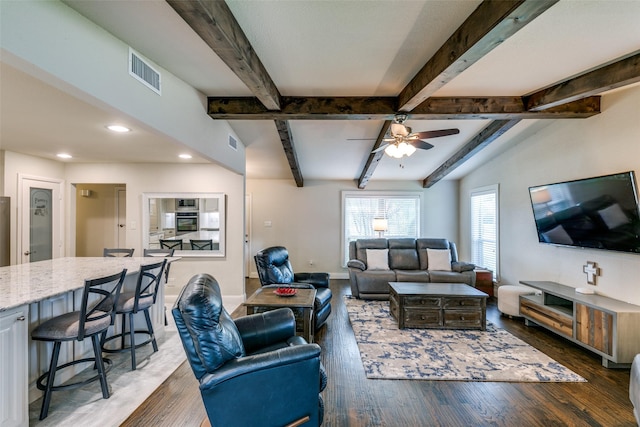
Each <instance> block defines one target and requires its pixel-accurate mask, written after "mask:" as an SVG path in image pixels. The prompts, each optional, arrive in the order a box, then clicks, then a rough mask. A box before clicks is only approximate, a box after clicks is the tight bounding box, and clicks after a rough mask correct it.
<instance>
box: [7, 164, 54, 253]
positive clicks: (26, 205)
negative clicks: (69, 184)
mask: <svg viewBox="0 0 640 427" xmlns="http://www.w3.org/2000/svg"><path fill="white" fill-rule="evenodd" d="M18 183H19V186H20V192H19V197H20V199H21V200H20V201H19V204H18V206H19V207H20V211H19V212H18V220H19V221H20V222H19V224H18V226H19V229H20V235H21V238H20V242H19V247H18V257H17V260H18V262H19V263H27V262H35V261H43V260H47V259H52V258H60V257H61V256H62V254H63V240H62V239H63V237H62V236H63V232H62V230H63V227H64V226H63V221H62V218H63V216H62V185H63V181H61V180H57V179H49V178H39V177H30V176H23V175H21V176H19V177H18Z"/></svg>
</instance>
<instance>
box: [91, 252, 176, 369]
mask: <svg viewBox="0 0 640 427" xmlns="http://www.w3.org/2000/svg"><path fill="white" fill-rule="evenodd" d="M166 264H167V260H166V259H163V260H162V261H161V262H157V263H153V264H146V265H141V266H140V273H139V274H138V280H137V282H136V289H135V290H134V291H124V292H122V293H121V295H120V298H119V299H118V305H116V309H115V312H116V314H121V315H122V331H121V332H120V333H118V334H115V335H113V336H110V337H109V338H107V337H106V335H107V330H105V331H104V332H103V333H102V351H104V352H105V353H121V352H123V351H130V352H131V370H132V371H134V370H135V369H136V349H137V348H140V347H142V346H143V345H146V344H149V343H151V344H152V345H153V351H154V352H156V351H158V343H157V342H156V337H155V335H154V332H153V324H152V323H151V316H150V315H149V309H150V308H151V307H152V306H153V305H154V304H155V302H156V297H157V295H158V289H159V288H160V284H161V283H162V278H163V277H164V276H163V272H164V269H165V266H166ZM138 312H143V313H144V317H145V320H146V323H147V329H139V330H136V329H135V326H134V320H135V319H134V315H135V314H136V313H138ZM127 318H128V320H129V321H128V322H127ZM127 323H128V324H129V330H127ZM136 334H146V335H148V336H149V338H148V339H147V340H145V341H144V342H141V343H136V337H135V336H136ZM127 336H128V337H129V342H128V343H127V341H126V337H127ZM117 338H120V347H119V348H112V347H108V346H107V344H108V343H109V342H110V341H113V340H115V339H117Z"/></svg>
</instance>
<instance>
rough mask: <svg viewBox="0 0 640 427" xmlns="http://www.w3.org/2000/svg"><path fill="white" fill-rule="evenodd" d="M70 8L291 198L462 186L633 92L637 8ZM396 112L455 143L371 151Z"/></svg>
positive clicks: (462, 4)
mask: <svg viewBox="0 0 640 427" xmlns="http://www.w3.org/2000/svg"><path fill="white" fill-rule="evenodd" d="M65 3H66V4H67V5H69V6H70V7H72V8H74V9H75V10H77V11H78V12H80V13H81V14H83V15H84V16H86V17H87V18H88V19H90V20H92V21H94V22H95V23H97V24H98V25H99V26H101V27H103V28H104V29H106V30H107V31H109V32H111V33H112V34H114V35H115V36H116V37H118V38H121V39H122V40H123V41H125V42H127V43H129V44H130V45H131V46H132V47H134V48H135V49H136V50H138V51H139V52H141V53H142V54H143V55H145V56H146V57H148V58H150V59H151V60H152V61H154V62H156V63H157V64H159V65H161V66H162V67H163V68H165V69H167V70H169V71H171V72H172V73H173V74H175V75H176V76H178V77H180V78H181V79H183V80H184V81H186V82H187V83H189V84H191V85H192V86H193V87H194V88H196V89H197V90H199V91H201V92H202V93H204V94H205V95H206V96H207V97H208V105H207V106H206V108H207V113H208V114H209V116H210V117H211V118H212V120H229V122H230V124H231V126H232V127H233V128H234V130H235V131H236V133H237V134H238V136H240V138H241V139H242V141H243V142H244V143H245V144H246V145H247V151H246V153H247V176H248V178H293V179H295V181H296V184H297V185H298V186H303V185H304V182H305V179H306V180H309V179H311V180H313V179H352V180H354V181H355V182H357V185H358V187H360V188H365V186H366V185H367V183H368V182H369V181H371V180H376V179H386V180H390V179H391V180H392V179H398V180H407V179H410V180H420V181H421V182H422V183H423V185H424V186H425V187H429V186H431V185H433V184H435V183H436V182H438V181H439V180H441V179H455V178H458V177H460V176H462V175H463V174H464V173H465V172H466V171H468V170H470V169H471V168H473V167H474V166H475V165H477V164H478V163H481V162H483V161H486V160H487V159H488V158H490V157H491V156H494V155H496V154H497V153H498V152H500V151H501V150H504V149H506V148H508V147H509V146H510V145H513V144H515V143H517V142H519V141H521V140H522V139H524V137H526V136H527V135H530V134H532V133H535V131H536V130H537V129H539V128H540V127H542V126H545V125H546V124H548V123H549V121H551V120H585V119H588V117H591V116H593V115H597V114H599V113H600V112H601V109H602V102H601V95H603V94H606V93H607V92H608V91H611V90H616V89H619V88H622V87H626V86H628V85H631V84H635V83H637V82H638V81H639V80H640V50H639V49H640V29H639V27H640V26H638V25H637V18H638V17H639V16H640V2H636V1H631V0H629V1H624V0H623V1H617V2H607V1H605V0H596V1H589V0H584V1H564V0H563V1H557V0H526V1H483V2H480V1H455V0H454V1H433V0H425V1H417V0H416V1H408V0H407V1H404V0H401V1H393V0H375V1H367V2H359V1H349V0H342V1H340V0H337V1H321V0H303V1H275V0H273V1H272V0H265V1H258V0H256V1H247V0H244V1H232V0H229V1H227V2H221V1H183V0H167V2H164V1H139V2H137V1H134V2H113V1H107V0H94V1H91V2H87V1H82V0H67V1H65ZM2 79H3V85H5V83H6V81H5V77H4V76H3V77H2ZM4 100H5V96H4V95H3V101H4ZM3 104H4V103H3ZM5 105H6V104H5ZM398 112H406V113H407V114H408V116H409V119H408V121H407V124H408V125H409V126H411V127H412V128H413V129H414V130H417V131H425V130H434V129H442V128H459V129H460V134H458V135H455V136H447V137H443V138H438V139H433V140H430V141H429V142H430V143H432V144H433V145H434V146H435V147H434V148H433V149H431V150H427V151H424V150H418V152H416V153H415V154H414V155H413V156H411V157H409V158H404V159H402V160H397V159H392V158H390V157H388V156H386V155H384V152H383V151H379V152H376V153H372V151H374V150H375V149H376V148H378V147H379V146H380V145H381V144H382V139H383V138H384V136H385V134H386V132H387V129H388V128H389V125H390V123H391V122H390V121H391V120H392V119H393V117H394V115H395V114H396V113H398ZM3 132H4V131H3ZM3 139H5V138H3ZM169 146H170V144H168V146H167V148H169ZM196 154H197V153H196ZM103 156H104V154H103ZM103 159H104V158H103ZM160 161H161V160H160Z"/></svg>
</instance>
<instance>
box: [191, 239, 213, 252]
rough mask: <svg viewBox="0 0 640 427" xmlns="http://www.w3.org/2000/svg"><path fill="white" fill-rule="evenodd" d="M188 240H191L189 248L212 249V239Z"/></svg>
mask: <svg viewBox="0 0 640 427" xmlns="http://www.w3.org/2000/svg"><path fill="white" fill-rule="evenodd" d="M189 241H190V242H191V249H194V250H199V251H206V250H209V251H211V250H213V240H212V239H208V240H207V239H205V240H198V239H191V240H189Z"/></svg>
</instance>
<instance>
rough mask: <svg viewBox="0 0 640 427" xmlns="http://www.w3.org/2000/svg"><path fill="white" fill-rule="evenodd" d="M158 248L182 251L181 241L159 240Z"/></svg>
mask: <svg viewBox="0 0 640 427" xmlns="http://www.w3.org/2000/svg"><path fill="white" fill-rule="evenodd" d="M160 248H162V249H180V250H182V240H173V239H160Z"/></svg>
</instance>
